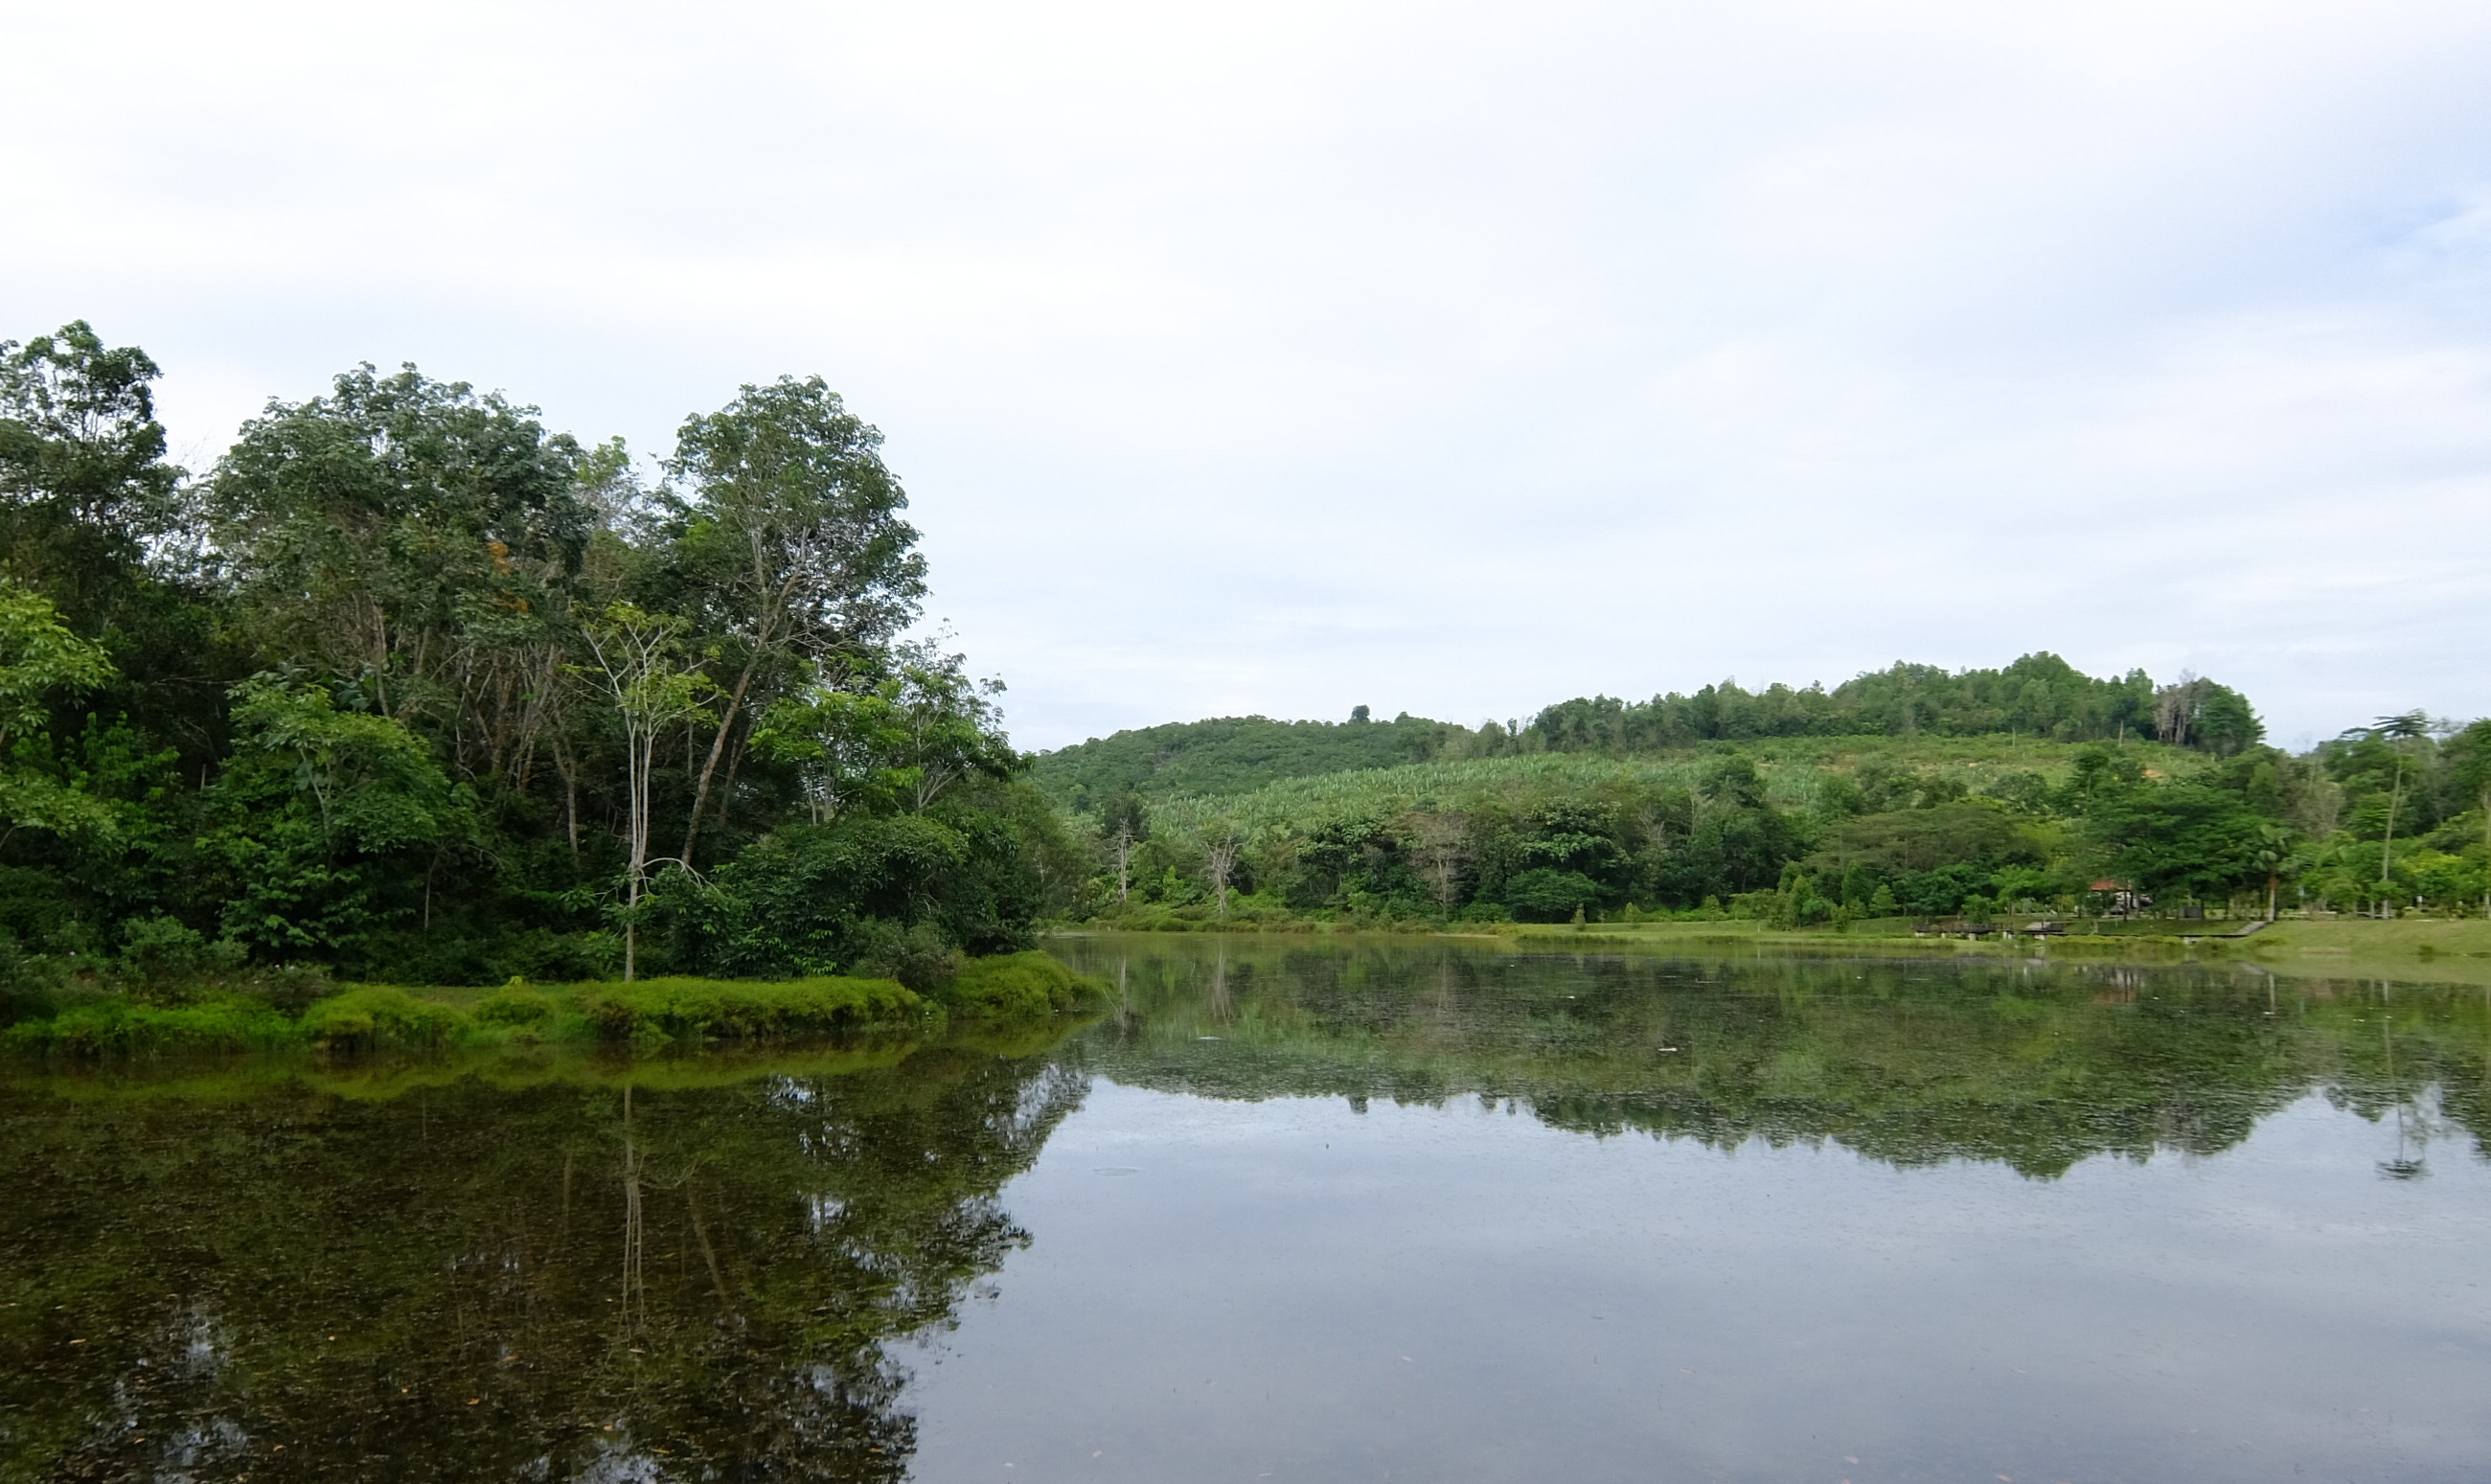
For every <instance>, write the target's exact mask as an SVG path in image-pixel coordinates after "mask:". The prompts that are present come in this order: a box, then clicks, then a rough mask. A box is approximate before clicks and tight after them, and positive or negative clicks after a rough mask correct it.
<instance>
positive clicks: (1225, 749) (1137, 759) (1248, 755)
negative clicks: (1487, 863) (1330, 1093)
mask: <svg viewBox="0 0 2491 1484" xmlns="http://www.w3.org/2000/svg"><path fill="white" fill-rule="evenodd" d="M1359 711H1360V713H1361V714H1359V715H1356V716H1353V717H1352V719H1350V720H1348V721H1342V722H1324V721H1275V720H1273V719H1271V718H1270V717H1267V716H1222V717H1217V718H1215V719H1213V720H1209V721H1189V722H1169V723H1167V724H1165V725H1162V726H1155V727H1144V728H1141V729H1139V730H1135V731H1128V732H1118V733H1116V734H1115V735H1114V736H1112V737H1105V738H1092V739H1091V740H1090V741H1088V742H1082V743H1080V744H1078V745H1076V746H1070V747H1065V748H1062V749H1060V750H1058V751H1055V752H1050V753H1045V754H1043V755H1041V756H1040V757H1039V758H1038V759H1037V764H1036V767H1035V770H1034V771H1033V776H1034V777H1035V778H1036V780H1037V782H1038V784H1039V786H1040V788H1041V789H1043V790H1044V791H1045V792H1046V794H1047V795H1048V796H1049V797H1050V798H1052V799H1053V800H1055V801H1056V802H1057V803H1059V804H1063V805H1066V806H1069V807H1072V808H1076V809H1086V808H1095V807H1097V806H1099V804H1100V803H1101V802H1102V801H1103V800H1108V799H1110V798H1112V797H1116V796H1119V795H1122V794H1126V793H1128V792H1129V793H1132V794H1138V795H1142V796H1146V797H1151V798H1161V799H1166V798H1180V797H1187V796H1216V795H1225V794H1237V793H1243V792H1245V791H1247V790H1250V789H1255V788H1260V787H1262V786H1263V785H1264V784H1267V783H1273V782H1276V781H1278V780H1280V779H1282V778H1300V777H1310V776H1314V775H1317V774H1321V773H1332V772H1347V771H1354V770H1357V769H1363V768H1392V767H1396V766H1398V765H1400V764H1404V763H1421V762H1430V761H1438V760H1444V761H1454V760H1460V759H1465V758H1478V757H1509V756H1516V755H1525V754H1531V753H1540V752H1598V753H1605V754H1609V755H1612V756H1633V755H1639V754H1649V753H1656V752H1671V751H1678V750H1682V749H1685V748H1689V747H1694V746H1697V745H1699V744H1701V743H1704V742H1742V741H1749V740H1757V739H1763V738H1769V737H1882V736H1914V735H1927V736H1933V737H1978V736H1991V735H2001V734H2005V735H2013V736H2021V737H2034V738H2043V739H2047V740H2050V741H2054V742H2098V741H2110V740H2115V739H2118V738H2122V737H2132V738H2146V739H2152V740H2154V741H2157V742H2168V743H2171V744H2173V745H2179V746H2189V747H2195V748H2197V749H2200V750H2202V751H2208V752H2213V753H2217V754H2222V755H2226V756H2228V755H2230V754H2232V753H2235V752H2238V751H2239V750H2241V749H2242V748H2243V747H2246V746H2248V745H2250V744H2252V743H2254V742H2257V741H2258V740H2259V738H2260V737H2261V736H2262V735H2263V732H2264V729H2263V728H2262V727H2261V726H2260V724H2259V722H2258V719H2257V716H2256V713H2254V712H2252V711H2251V710H2250V708H2249V704H2248V701H2247V700H2246V699H2245V698H2244V697H2242V695H2241V694H2240V692H2238V691H2236V690H2233V689H2231V688H2230V687H2228V686H2225V685H2218V684H2214V683H2213V682H2212V681H2209V680H2202V679H2199V678H2197V677H2195V676H2191V675H2188V674H2186V673H2184V672H2183V674H2182V675H2181V677H2180V678H2179V680H2177V681H2176V682H2174V683H2172V684H2165V685H2157V684H2154V681H2153V679H2152V678H2151V677H2149V676H2148V675H2147V674H2146V673H2145V672H2144V671H2142V670H2131V671H2129V672H2128V673H2127V674H2126V675H2124V676H2120V677H2116V678H2113V679H2096V678H2095V677H2093V676H2089V675H2086V674H2084V673H2082V672H2081V671H2079V670H2077V669H2076V668H2075V667H2074V666H2072V665H2070V664H2068V663H2067V662H2066V660H2064V659H2061V658H2060V657H2059V656H2057V655H2051V654H2048V653H2039V654H2033V655H2025V656H2024V657H2022V658H2021V659H2018V660H2016V661H2015V662H2014V663H2013V664H2010V665H2007V666H2005V667H2004V668H2001V669H1995V670H1960V671H1949V670H1947V669H1944V668H1942V667H1940V666H1937V665H1916V664H1903V663H1897V664H1895V665H1894V666H1892V667H1891V668H1890V669H1886V670H1876V671H1870V672H1869V673H1867V674H1864V675H1861V676H1858V677H1855V678H1854V679H1851V680H1848V681H1845V682H1843V683H1842V684H1839V685H1836V686H1834V687H1833V688H1832V689H1831V690H1828V689H1827V688H1825V687H1824V686H1822V685H1808V686H1804V687H1793V686H1790V685H1785V684H1773V685H1768V686H1766V687H1765V688H1764V689H1762V690H1755V691H1750V690H1745V689H1743V688H1741V687H1740V685H1739V684H1738V683H1737V682H1736V681H1723V682H1721V683H1720V684H1717V685H1707V686H1705V687H1704V688H1702V689H1701V690H1698V691H1696V692H1695V693H1694V694H1693V695H1682V694H1679V693H1677V692H1675V691H1672V692H1670V693H1668V694H1666V695H1657V696H1655V697H1653V698H1652V699H1651V700H1649V701H1621V700H1617V699H1614V698H1612V697H1609V696H1588V697H1581V696H1578V697H1576V698H1575V699H1573V700H1570V701H1561V702H1559V703H1558V704H1556V705H1554V706H1550V707H1546V708H1544V709H1542V710H1541V711H1540V713H1539V714H1538V715H1537V716H1534V717H1533V718H1532V719H1531V721H1530V722H1528V723H1527V724H1525V725H1523V726H1521V727H1519V728H1511V727H1509V726H1504V725H1500V724H1498V723H1497V722H1494V721H1489V722H1484V723H1482V724H1481V725H1480V727H1479V728H1478V729H1477V730H1473V729H1471V728H1469V727H1465V726H1458V725H1454V724H1451V723H1448V722H1442V721H1429V720H1426V719H1425V718H1423V717H1418V716H1412V715H1410V714H1408V713H1403V714H1401V715H1399V716H1395V717H1394V718H1393V719H1392V720H1391V721H1370V720H1367V719H1365V718H1364V716H1363V713H1364V711H1365V708H1364V707H1361V708H1359Z"/></svg>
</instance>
